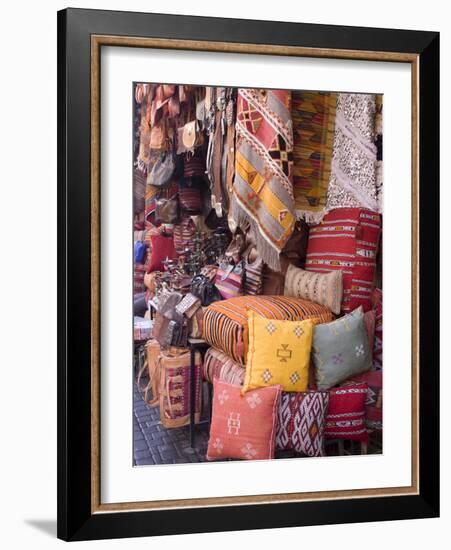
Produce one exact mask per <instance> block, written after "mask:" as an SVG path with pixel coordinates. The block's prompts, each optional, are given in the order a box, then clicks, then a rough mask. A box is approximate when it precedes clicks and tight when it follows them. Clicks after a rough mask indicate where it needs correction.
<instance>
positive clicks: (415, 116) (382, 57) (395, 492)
mask: <svg viewBox="0 0 451 550" xmlns="http://www.w3.org/2000/svg"><path fill="white" fill-rule="evenodd" d="M102 46H117V47H134V48H154V49H155V48H156V49H171V50H192V51H209V52H222V53H246V54H261V55H281V56H295V57H314V58H331V59H353V60H367V61H384V62H387V61H391V62H398V63H399V62H401V63H410V65H411V73H412V86H411V93H412V115H411V121H412V144H411V150H412V186H411V189H412V191H411V192H412V195H411V207H412V251H411V252H412V267H411V274H412V365H411V368H412V388H411V400H412V449H411V451H412V452H411V457H412V480H411V485H410V486H408V487H386V488H368V489H352V490H338V491H318V492H308V493H307V492H304V493H280V494H266V495H246V496H230V497H211V498H192V499H179V500H158V501H145V502H117V503H109V504H104V503H101V500H100V77H101V73H100V70H101V67H100V50H101V47H102ZM418 132H419V56H418V55H417V54H408V53H399V52H374V51H363V50H338V49H328V48H304V47H298V46H278V45H267V44H240V43H232V42H212V41H198V40H179V39H166V38H140V37H128V36H111V35H92V36H91V335H92V336H91V513H93V514H94V513H108V512H119V511H123V512H125V511H131V510H163V509H170V508H201V507H207V506H227V505H248V504H268V503H272V504H274V503H282V502H308V501H315V500H338V499H345V498H346V499H349V498H352V499H357V498H368V497H388V496H401V495H404V496H405V495H417V494H419V419H418V415H419V392H418V388H419V374H420V373H419V323H418V320H419V294H418V293H419V202H418V201H419V180H418V178H419V150H418V147H419V139H418V135H419V134H418ZM362 459H364V457H362Z"/></svg>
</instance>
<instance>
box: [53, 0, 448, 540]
mask: <svg viewBox="0 0 451 550" xmlns="http://www.w3.org/2000/svg"><path fill="white" fill-rule="evenodd" d="M58 98H59V100H58V204H59V214H58V242H59V251H58V254H59V257H58V262H59V272H58V276H59V287H58V292H59V306H58V308H59V309H58V315H59V322H58V331H59V333H58V342H59V350H58V354H59V355H58V357H59V365H58V536H59V537H60V538H62V539H64V540H86V539H99V538H116V537H132V536H150V535H163V534H180V533H196V532H211V531H229V530H241V529H260V528H276V527H289V526H302V525H315V524H330V523H347V522H363V521H365V522H366V521H382V520H391V519H412V518H426V517H436V516H438V514H439V418H438V414H439V330H438V329H439V290H438V289H439V284H438V273H439V271H438V266H439V220H438V211H439V209H438V206H439V171H438V161H439V34H438V33H435V32H426V31H409V30H391V29H390V30H389V29H376V28H357V27H338V26H328V25H313V24H301V23H280V22H277V23H276V22H269V21H251V20H240V19H218V18H207V17H192V16H175V15H161V14H158V15H157V14H146V13H129V12H112V11H98V10H83V9H67V10H63V11H61V12H59V13H58Z"/></svg>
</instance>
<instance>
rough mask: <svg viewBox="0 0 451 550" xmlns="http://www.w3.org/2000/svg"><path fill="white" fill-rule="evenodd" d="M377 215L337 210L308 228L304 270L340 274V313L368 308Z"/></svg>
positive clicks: (371, 285)
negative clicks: (341, 274)
mask: <svg viewBox="0 0 451 550" xmlns="http://www.w3.org/2000/svg"><path fill="white" fill-rule="evenodd" d="M380 233H381V217H380V214H378V213H376V212H372V211H371V210H366V209H363V208H336V209H335V210H332V211H331V212H329V213H328V214H326V216H324V218H323V221H322V222H321V223H320V224H319V225H315V226H313V227H311V228H310V234H309V241H308V248H307V260H306V264H305V269H306V270H308V271H316V272H319V273H325V272H329V271H336V270H342V271H343V301H342V311H343V312H344V313H349V312H351V311H353V310H354V309H356V308H357V307H359V306H360V305H361V306H363V310H364V311H368V310H370V309H371V293H372V291H373V285H374V273H375V266H376V254H377V249H378V245H379V237H380Z"/></svg>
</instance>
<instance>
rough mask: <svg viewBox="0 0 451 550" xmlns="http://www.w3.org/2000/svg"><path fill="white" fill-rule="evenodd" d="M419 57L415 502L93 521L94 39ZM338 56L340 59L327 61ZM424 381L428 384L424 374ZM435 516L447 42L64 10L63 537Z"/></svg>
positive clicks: (162, 513)
mask: <svg viewBox="0 0 451 550" xmlns="http://www.w3.org/2000/svg"><path fill="white" fill-rule="evenodd" d="M92 35H112V36H129V37H154V38H164V39H179V40H195V41H216V42H226V43H240V44H246V43H249V44H269V45H280V46H299V47H305V48H321V49H330V50H340V51H343V52H347V51H351V50H352V51H357V52H358V51H367V52H379V53H381V55H382V56H383V54H384V53H386V52H398V53H405V54H415V55H416V56H418V62H419V63H418V68H419V79H418V101H419V117H418V146H419V148H418V151H419V153H418V163H419V170H418V175H419V242H418V246H419V304H418V307H419V316H418V322H419V340H420V346H419V370H420V377H419V387H418V392H419V396H418V397H419V461H418V473H419V492H418V494H417V495H408V496H381V497H376V498H373V497H372V498H359V499H338V500H327V501H320V500H317V501H312V502H286V503H273V504H253V505H228V506H220V507H203V508H188V509H166V510H144V511H127V510H124V511H116V512H109V513H93V512H92V507H91V496H92V495H91V475H92V474H91V472H92V470H91V465H92V464H91V460H92V458H91V457H92V453H91V451H92V441H91V437H90V433H91V382H92V379H91V367H90V365H91V346H92V334H91V324H90V316H91V254H92V250H91V224H90V221H91V187H90V181H91V148H90V147H91V115H90V113H91V111H90V109H91V96H90V84H91V36H92ZM331 57H335V55H333V54H331ZM423 372H427V376H422V375H421V374H422V373H423ZM438 515H439V33H436V32H423V31H408V30H393V29H376V28H363V27H343V26H330V25H313V24H301V23H280V22H270V21H251V20H240V19H219V18H208V17H192V16H178V15H162V14H144V13H132V12H114V11H101V10H85V9H67V10H63V11H60V12H58V537H59V538H61V539H64V540H88V539H100V538H116V537H135V536H136V537H137V536H150V535H166V534H180V533H201V532H214V531H232V530H242V529H260V528H279V527H291V526H300V525H316V524H332V523H350V522H367V521H382V520H395V519H415V518H428V517H437V516H438Z"/></svg>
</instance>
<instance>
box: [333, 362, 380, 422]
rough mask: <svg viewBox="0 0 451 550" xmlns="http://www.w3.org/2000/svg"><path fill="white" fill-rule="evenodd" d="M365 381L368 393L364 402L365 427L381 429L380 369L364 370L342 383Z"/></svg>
mask: <svg viewBox="0 0 451 550" xmlns="http://www.w3.org/2000/svg"><path fill="white" fill-rule="evenodd" d="M359 383H360V384H361V383H365V384H366V385H367V386H368V393H367V396H366V402H365V413H366V427H367V429H368V430H369V431H370V432H371V431H375V430H382V371H381V370H371V371H368V372H364V373H363V374H360V375H358V376H354V377H353V378H352V379H350V380H347V381H346V382H344V384H343V385H349V384H359Z"/></svg>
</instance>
